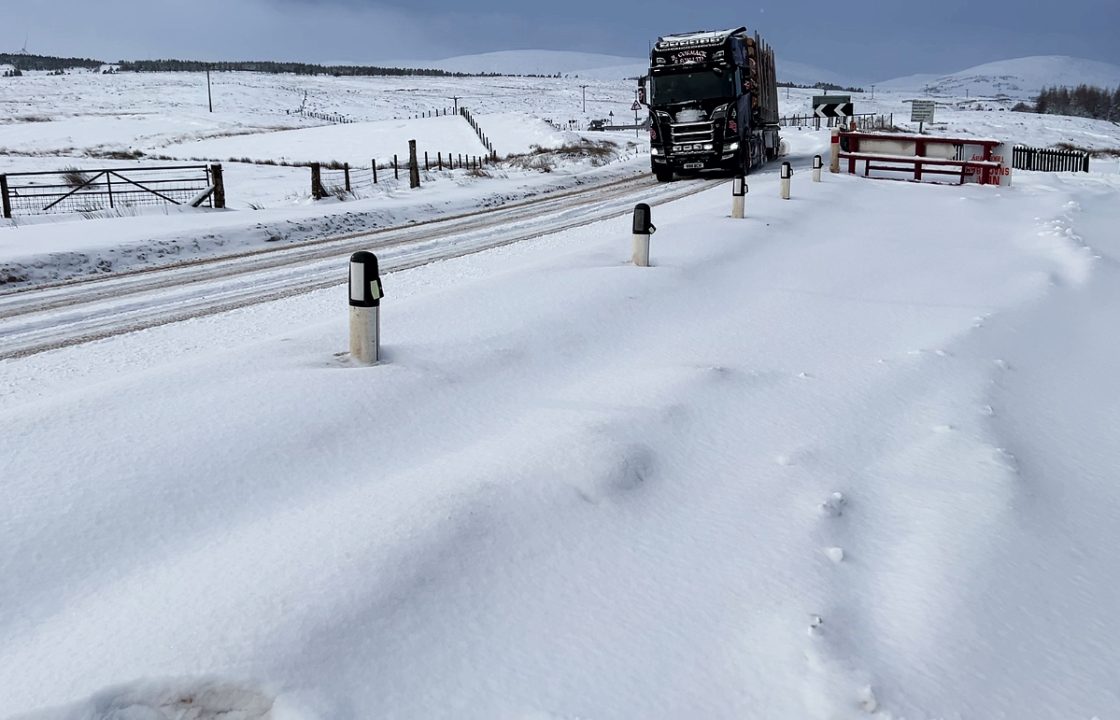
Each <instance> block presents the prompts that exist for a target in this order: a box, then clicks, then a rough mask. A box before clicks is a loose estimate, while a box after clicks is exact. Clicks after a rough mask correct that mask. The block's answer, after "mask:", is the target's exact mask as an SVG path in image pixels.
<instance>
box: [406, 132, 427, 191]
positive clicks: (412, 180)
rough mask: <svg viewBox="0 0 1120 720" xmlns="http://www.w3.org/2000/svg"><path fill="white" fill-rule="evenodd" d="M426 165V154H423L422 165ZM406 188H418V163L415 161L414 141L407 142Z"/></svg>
mask: <svg viewBox="0 0 1120 720" xmlns="http://www.w3.org/2000/svg"><path fill="white" fill-rule="evenodd" d="M427 164H428V153H424V165H425V166H426V165H427ZM408 186H409V187H410V188H418V187H420V163H418V162H417V160H416V141H415V140H409V141H408Z"/></svg>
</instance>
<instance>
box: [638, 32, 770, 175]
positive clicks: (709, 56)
mask: <svg viewBox="0 0 1120 720" xmlns="http://www.w3.org/2000/svg"><path fill="white" fill-rule="evenodd" d="M647 85H648V87H647ZM638 99H639V101H641V102H642V103H643V104H645V105H647V106H648V107H649V116H650V129H649V137H650V164H651V165H652V169H653V173H654V175H656V176H657V179H658V180H661V181H669V180H672V179H673V175H674V173H697V172H700V171H702V170H725V171H726V170H729V171H732V172H742V173H743V174H747V173H749V172H750V170H751V168H754V167H757V166H758V165H761V164H763V163H764V162H766V161H768V160H772V159H773V158H775V157H777V155H778V147H779V143H780V138H779V137H778V86H777V82H776V78H775V73H774V51H773V50H772V49H770V47H769V46H768V45H767V44H766V43H765V42H764V41H763V40H762V38H760V37H759V36H758V34H757V33H755V34H754V35H753V36H752V35H751V34H750V33H748V32H747V29H746V28H745V27H740V28H735V29H733V30H714V31H703V32H693V33H686V34H682V35H665V36H663V37H660V38H658V39H657V43H656V44H655V45H654V46H653V49H652V50H651V51H650V56H649V75H647V76H646V77H643V78H642V79H641V80H640V81H639V89H638Z"/></svg>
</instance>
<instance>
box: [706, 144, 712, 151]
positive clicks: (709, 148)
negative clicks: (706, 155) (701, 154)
mask: <svg viewBox="0 0 1120 720" xmlns="http://www.w3.org/2000/svg"><path fill="white" fill-rule="evenodd" d="M704 149H705V150H711V149H712V144H711V143H704Z"/></svg>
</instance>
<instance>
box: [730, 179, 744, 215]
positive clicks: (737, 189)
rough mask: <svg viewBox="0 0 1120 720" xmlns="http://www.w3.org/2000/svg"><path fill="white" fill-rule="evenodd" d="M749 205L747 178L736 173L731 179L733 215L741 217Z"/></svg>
mask: <svg viewBox="0 0 1120 720" xmlns="http://www.w3.org/2000/svg"><path fill="white" fill-rule="evenodd" d="M746 205H747V179H746V178H745V177H743V176H742V175H736V176H735V178H734V179H733V180H732V181H731V217H733V218H741V217H743V214H744V212H745V211H746Z"/></svg>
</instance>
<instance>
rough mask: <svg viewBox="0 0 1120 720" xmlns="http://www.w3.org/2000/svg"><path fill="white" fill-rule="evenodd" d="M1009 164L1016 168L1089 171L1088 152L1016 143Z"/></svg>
mask: <svg viewBox="0 0 1120 720" xmlns="http://www.w3.org/2000/svg"><path fill="white" fill-rule="evenodd" d="M1011 157H1012V160H1011V166H1012V167H1013V168H1015V169H1016V170H1037V171H1041V172H1089V153H1087V152H1085V151H1083V150H1059V149H1055V148H1032V147H1027V146H1025V145H1016V146H1015V147H1014V148H1013V150H1012V155H1011Z"/></svg>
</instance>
